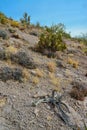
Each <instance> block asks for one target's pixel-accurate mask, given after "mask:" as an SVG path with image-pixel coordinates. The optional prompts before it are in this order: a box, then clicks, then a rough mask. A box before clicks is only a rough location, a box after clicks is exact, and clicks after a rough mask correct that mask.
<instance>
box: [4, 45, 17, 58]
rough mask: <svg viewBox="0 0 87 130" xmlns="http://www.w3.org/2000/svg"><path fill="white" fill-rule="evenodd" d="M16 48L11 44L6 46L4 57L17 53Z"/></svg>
mask: <svg viewBox="0 0 87 130" xmlns="http://www.w3.org/2000/svg"><path fill="white" fill-rule="evenodd" d="M17 51H18V50H17V48H15V47H13V46H9V47H7V48H6V50H5V56H6V59H7V60H8V59H10V57H11V54H16V53H17Z"/></svg>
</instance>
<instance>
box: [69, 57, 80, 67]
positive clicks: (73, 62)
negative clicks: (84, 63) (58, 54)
mask: <svg viewBox="0 0 87 130" xmlns="http://www.w3.org/2000/svg"><path fill="white" fill-rule="evenodd" d="M68 64H71V65H72V66H73V67H74V68H78V65H79V63H78V61H75V60H73V59H71V58H68Z"/></svg>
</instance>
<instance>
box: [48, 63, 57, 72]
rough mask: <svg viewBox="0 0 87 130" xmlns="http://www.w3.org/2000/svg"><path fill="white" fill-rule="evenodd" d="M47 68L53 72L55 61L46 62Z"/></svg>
mask: <svg viewBox="0 0 87 130" xmlns="http://www.w3.org/2000/svg"><path fill="white" fill-rule="evenodd" d="M47 68H48V70H49V71H50V72H55V70H56V63H55V62H48V63H47Z"/></svg>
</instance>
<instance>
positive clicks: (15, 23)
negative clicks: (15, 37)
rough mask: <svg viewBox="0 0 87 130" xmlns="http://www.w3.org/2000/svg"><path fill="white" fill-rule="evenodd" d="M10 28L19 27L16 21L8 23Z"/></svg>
mask: <svg viewBox="0 0 87 130" xmlns="http://www.w3.org/2000/svg"><path fill="white" fill-rule="evenodd" d="M10 24H11V26H12V27H19V22H17V21H10Z"/></svg>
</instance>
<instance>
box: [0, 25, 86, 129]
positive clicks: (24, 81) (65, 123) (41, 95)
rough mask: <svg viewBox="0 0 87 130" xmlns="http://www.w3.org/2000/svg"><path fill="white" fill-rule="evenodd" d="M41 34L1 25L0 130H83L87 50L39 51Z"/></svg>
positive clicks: (71, 43)
mask: <svg viewBox="0 0 87 130" xmlns="http://www.w3.org/2000/svg"><path fill="white" fill-rule="evenodd" d="M8 23H9V22H8ZM14 25H15V26H14ZM42 32H43V33H45V32H44V31H43V28H41V27H36V26H30V27H29V28H28V27H25V26H20V27H19V26H18V23H12V22H11V23H10V24H2V23H1V24H0V130H86V129H87V46H86V45H85V44H82V43H80V41H79V40H77V39H75V38H71V37H64V36H63V37H62V42H63V43H64V45H65V46H66V47H65V46H63V47H65V48H64V50H56V47H55V49H54V50H49V49H48V48H47V49H46V48H45V49H44V48H39V49H37V45H38V43H40V42H39V41H40V35H41V33H42ZM52 36H53V35H52ZM43 41H44V40H43ZM42 43H43V42H42ZM43 45H44V43H43ZM60 45H61V44H60ZM51 47H52V46H51ZM40 49H42V50H43V51H42V50H40ZM55 50H56V51H55ZM85 50H86V51H85Z"/></svg>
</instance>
